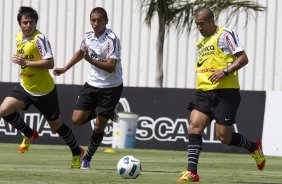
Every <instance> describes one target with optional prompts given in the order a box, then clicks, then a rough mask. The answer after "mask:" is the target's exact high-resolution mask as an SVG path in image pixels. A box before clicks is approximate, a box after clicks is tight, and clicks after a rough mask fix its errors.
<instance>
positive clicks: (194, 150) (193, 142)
mask: <svg viewBox="0 0 282 184" xmlns="http://www.w3.org/2000/svg"><path fill="white" fill-rule="evenodd" d="M188 138H189V145H188V150H187V152H188V167H187V170H188V171H191V172H194V173H197V167H198V161H199V156H200V153H201V151H202V148H203V140H202V136H201V135H198V134H189V136H188Z"/></svg>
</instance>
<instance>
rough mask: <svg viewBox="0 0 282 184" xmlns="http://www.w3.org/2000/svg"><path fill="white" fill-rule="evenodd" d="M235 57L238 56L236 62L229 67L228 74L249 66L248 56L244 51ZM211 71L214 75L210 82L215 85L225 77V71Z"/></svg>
mask: <svg viewBox="0 0 282 184" xmlns="http://www.w3.org/2000/svg"><path fill="white" fill-rule="evenodd" d="M235 56H236V60H235V61H234V62H233V63H232V64H231V65H230V66H228V67H227V72H228V73H233V72H235V71H238V70H239V69H241V68H242V67H244V66H245V65H246V64H248V56H247V55H246V53H245V52H244V51H241V52H238V53H236V54H235ZM211 71H212V72H213V73H212V74H211V75H210V77H209V80H210V81H211V82H212V83H213V84H215V83H217V82H218V80H219V79H221V78H223V77H225V74H224V72H223V70H211Z"/></svg>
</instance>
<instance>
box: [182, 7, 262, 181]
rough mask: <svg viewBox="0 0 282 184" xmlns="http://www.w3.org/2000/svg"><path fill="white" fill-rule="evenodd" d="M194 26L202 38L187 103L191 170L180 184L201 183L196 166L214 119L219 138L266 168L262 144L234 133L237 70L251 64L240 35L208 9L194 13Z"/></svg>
mask: <svg viewBox="0 0 282 184" xmlns="http://www.w3.org/2000/svg"><path fill="white" fill-rule="evenodd" d="M195 23H196V26H197V28H198V30H199V31H200V33H201V35H202V36H203V37H202V38H201V39H200V40H199V41H198V43H197V48H198V61H197V66H196V95H195V98H194V99H193V100H192V101H191V102H190V103H189V104H188V109H189V110H190V111H191V114H190V119H189V127H188V133H189V135H188V139H189V145H188V167H187V171H185V173H184V174H183V176H182V177H181V178H179V179H178V180H177V181H178V182H198V181H199V179H200V178H199V175H198V173H197V165H198V160H199V156H200V152H201V151H202V148H203V146H202V144H203V141H202V139H203V138H202V134H203V131H204V129H205V128H206V127H207V126H208V125H209V124H210V123H211V121H212V120H213V119H214V120H215V121H216V136H217V138H218V139H219V140H220V141H221V142H222V143H223V144H226V145H230V146H237V147H242V148H244V149H246V150H247V151H249V152H250V154H251V156H252V157H253V158H254V160H255V161H256V164H257V167H258V169H259V170H262V169H263V168H264V165H265V157H264V155H263V152H262V145H261V142H260V141H255V142H253V141H250V140H248V139H246V138H245V137H243V136H242V135H241V134H240V133H235V132H233V128H232V124H234V123H235V116H236V111H237V109H238V106H239V103H240V92H239V88H240V86H239V81H238V70H239V69H241V68H242V67H244V66H245V65H246V64H247V63H248V57H247V55H246V53H245V52H244V49H243V47H242V45H241V44H240V42H239V39H238V36H237V34H235V33H234V32H233V31H232V30H230V29H227V28H225V27H218V26H217V25H216V24H215V21H214V14H213V12H212V11H211V10H210V9H208V8H202V9H199V10H197V11H196V13H195Z"/></svg>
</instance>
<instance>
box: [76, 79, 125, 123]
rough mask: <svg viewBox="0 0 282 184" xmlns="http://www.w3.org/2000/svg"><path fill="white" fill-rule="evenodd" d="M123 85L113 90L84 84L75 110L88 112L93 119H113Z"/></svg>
mask: <svg viewBox="0 0 282 184" xmlns="http://www.w3.org/2000/svg"><path fill="white" fill-rule="evenodd" d="M122 90H123V85H122V84H121V85H120V86H117V87H113V88H97V87H93V86H91V85H89V84H88V83H85V84H84V85H83V88H82V89H81V91H80V94H79V96H78V98H77V101H76V107H75V109H76V110H89V111H91V112H92V113H93V115H94V117H96V116H104V117H106V118H109V119H113V117H114V110H115V108H116V106H117V104H118V102H119V99H120V96H121V93H122Z"/></svg>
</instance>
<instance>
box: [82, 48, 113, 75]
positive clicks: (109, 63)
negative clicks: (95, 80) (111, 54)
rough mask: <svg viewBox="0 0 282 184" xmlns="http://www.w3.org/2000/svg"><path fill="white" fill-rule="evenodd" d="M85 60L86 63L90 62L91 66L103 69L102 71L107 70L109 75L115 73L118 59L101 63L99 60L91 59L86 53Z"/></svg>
mask: <svg viewBox="0 0 282 184" xmlns="http://www.w3.org/2000/svg"><path fill="white" fill-rule="evenodd" d="M84 59H85V60H86V61H88V62H89V63H90V64H92V65H94V66H96V67H98V68H100V69H102V70H105V71H107V72H109V73H112V72H114V71H115V68H116V59H111V58H108V59H107V61H105V62H103V61H99V60H97V59H94V58H91V57H90V56H89V54H88V52H85V54H84Z"/></svg>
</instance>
